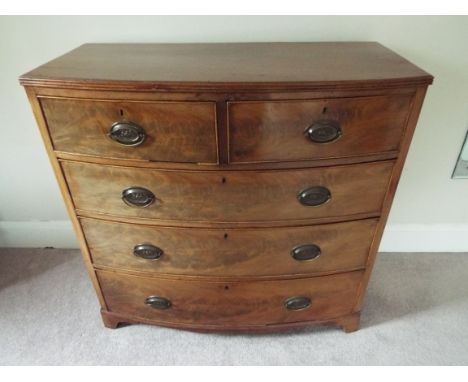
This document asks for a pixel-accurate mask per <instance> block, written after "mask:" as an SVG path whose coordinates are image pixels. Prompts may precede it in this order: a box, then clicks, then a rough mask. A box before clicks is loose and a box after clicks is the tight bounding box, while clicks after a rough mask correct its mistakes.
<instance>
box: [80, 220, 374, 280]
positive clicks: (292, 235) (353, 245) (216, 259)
mask: <svg viewBox="0 0 468 382" xmlns="http://www.w3.org/2000/svg"><path fill="white" fill-rule="evenodd" d="M80 222H81V226H82V228H83V231H84V233H85V236H86V241H87V243H88V247H89V250H90V252H91V257H92V259H93V264H94V265H95V266H96V267H99V268H101V267H102V268H114V269H121V270H125V271H138V272H145V273H151V274H155V275H186V276H193V277H200V276H202V277H203V276H204V277H243V278H252V277H254V278H255V277H268V276H275V277H284V276H293V277H297V276H312V275H320V274H331V273H338V272H345V271H351V270H355V269H364V267H365V264H366V261H367V255H368V252H369V247H370V244H371V241H372V238H373V235H374V230H375V227H376V225H377V219H366V220H358V221H352V222H346V223H337V224H324V225H312V226H305V227H283V228H255V229H200V228H178V227H159V226H142V225H137V224H122V223H115V222H109V221H105V220H97V219H88V218H81V219H80ZM181 238H183V239H182V240H181ZM142 243H146V244H153V245H155V246H157V247H159V248H161V249H162V250H163V251H164V254H163V255H162V256H161V258H159V259H158V260H145V259H143V258H140V257H137V256H135V255H134V254H133V248H134V246H135V245H137V244H142ZM305 244H315V245H318V246H319V247H320V249H321V254H320V256H318V257H317V258H315V259H313V260H306V261H298V260H295V259H294V258H293V257H292V256H291V251H292V250H293V249H294V248H296V247H298V246H300V245H305Z"/></svg>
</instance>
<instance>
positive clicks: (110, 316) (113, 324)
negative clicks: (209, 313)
mask: <svg viewBox="0 0 468 382" xmlns="http://www.w3.org/2000/svg"><path fill="white" fill-rule="evenodd" d="M101 316H102V321H103V324H104V326H105V327H106V328H109V329H116V328H118V327H119V326H120V324H150V325H159V326H165V327H169V328H175V329H185V330H190V331H194V332H198V333H212V332H215V333H216V332H220V331H222V332H228V333H243V334H245V333H255V334H258V333H265V334H266V333H285V332H290V331H297V330H298V329H305V328H307V327H308V326H311V325H314V326H317V325H320V326H331V325H333V326H338V327H341V328H342V329H343V330H344V331H345V332H346V333H352V332H354V331H356V330H358V329H359V324H360V317H361V314H360V312H355V313H351V314H347V315H341V316H339V317H334V318H327V319H323V320H311V321H305V320H304V321H298V322H287V323H280V324H268V325H248V324H246V325H236V326H228V327H225V326H219V325H208V324H202V323H201V324H193V323H191V324H185V323H181V322H164V321H158V320H154V319H148V318H142V317H135V316H131V315H129V314H119V313H115V312H109V311H107V310H104V309H101Z"/></svg>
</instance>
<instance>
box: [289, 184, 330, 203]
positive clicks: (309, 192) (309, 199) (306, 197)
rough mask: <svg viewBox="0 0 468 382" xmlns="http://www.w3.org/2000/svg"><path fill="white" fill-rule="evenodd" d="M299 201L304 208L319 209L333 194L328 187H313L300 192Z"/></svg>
mask: <svg viewBox="0 0 468 382" xmlns="http://www.w3.org/2000/svg"><path fill="white" fill-rule="evenodd" d="M297 199H298V200H299V203H301V204H302V205H304V206H312V207H317V206H321V205H322V204H325V203H326V202H328V201H329V200H330V199H331V192H330V190H329V189H328V188H326V187H323V186H313V187H309V188H306V189H305V190H302V191H301V192H299V194H298V195H297Z"/></svg>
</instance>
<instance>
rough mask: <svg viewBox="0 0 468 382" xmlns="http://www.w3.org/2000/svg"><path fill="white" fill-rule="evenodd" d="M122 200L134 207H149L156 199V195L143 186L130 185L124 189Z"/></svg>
mask: <svg viewBox="0 0 468 382" xmlns="http://www.w3.org/2000/svg"><path fill="white" fill-rule="evenodd" d="M122 200H123V201H124V202H125V203H126V204H127V205H129V206H132V207H141V208H142V207H148V206H149V205H151V204H152V203H153V202H154V201H155V200H156V196H155V195H154V194H153V193H152V192H151V191H150V190H148V189H146V188H143V187H129V188H126V189H125V190H123V191H122Z"/></svg>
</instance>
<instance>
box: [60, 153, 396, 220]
mask: <svg viewBox="0 0 468 382" xmlns="http://www.w3.org/2000/svg"><path fill="white" fill-rule="evenodd" d="M62 168H63V170H64V173H65V176H66V179H67V183H68V187H69V189H70V191H71V194H72V197H73V201H74V204H75V207H76V208H77V209H78V210H81V211H90V212H97V213H104V214H111V215H116V216H123V217H140V218H148V219H164V220H185V221H210V222H253V221H274V220H281V221H283V220H297V219H311V218H324V217H340V216H346V215H353V214H359V213H379V211H380V209H381V206H382V201H383V198H384V195H385V192H386V189H387V184H388V182H389V179H390V175H391V171H392V168H393V162H392V161H385V162H375V163H365V164H357V165H347V166H337V167H326V168H312V169H301V170H282V171H278V170H276V171H275V170H270V171H268V170H265V171H162V170H152V169H141V168H128V167H116V166H107V165H97V164H90V163H79V162H68V161H63V162H62ZM125 201H126V202H125ZM311 204H312V206H311ZM135 205H138V206H139V207H136V206H135Z"/></svg>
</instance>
